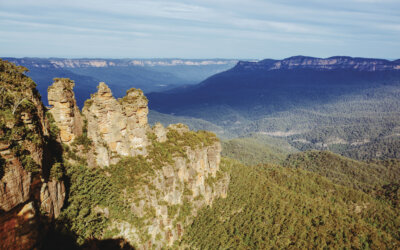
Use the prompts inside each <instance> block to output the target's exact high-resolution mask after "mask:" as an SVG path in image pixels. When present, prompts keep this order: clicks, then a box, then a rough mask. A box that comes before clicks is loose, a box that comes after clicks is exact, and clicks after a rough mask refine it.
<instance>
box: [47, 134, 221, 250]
mask: <svg viewBox="0 0 400 250" xmlns="http://www.w3.org/2000/svg"><path fill="white" fill-rule="evenodd" d="M148 136H149V139H150V140H151V141H152V145H150V146H149V147H148V148H147V149H148V156H147V157H144V156H141V155H139V156H136V157H123V158H121V159H120V160H119V162H118V163H116V164H113V165H110V166H109V167H107V168H104V169H88V168H87V167H86V166H84V164H81V165H80V166H76V165H68V166H66V167H65V169H66V170H67V177H68V179H69V182H70V184H71V186H70V190H69V195H68V201H67V203H68V206H67V207H66V209H64V210H63V212H62V215H61V219H60V220H61V223H62V224H65V225H66V227H67V228H68V229H69V230H70V231H72V232H74V233H75V234H76V235H77V236H78V238H77V241H78V243H79V244H83V243H84V242H85V240H86V239H88V238H102V239H104V237H105V236H107V237H113V236H115V233H116V232H117V231H118V230H117V229H116V228H115V227H113V226H112V225H113V224H115V222H122V221H125V222H128V223H131V224H132V225H133V226H135V227H136V228H137V229H138V230H139V233H138V234H139V236H140V237H141V241H142V242H145V241H146V240H148V239H149V237H150V236H149V235H148V234H147V231H146V230H145V229H146V227H145V226H146V225H148V224H149V223H152V220H153V219H154V217H155V210H154V208H151V207H148V208H146V209H145V210H144V215H143V216H141V217H138V216H136V215H135V214H134V213H132V208H131V204H132V203H134V204H136V205H138V204H139V202H140V200H141V199H145V198H146V197H143V196H141V191H143V190H145V187H147V188H148V189H149V191H150V192H154V191H155V187H153V185H152V183H151V182H152V178H154V177H155V173H156V170H159V169H161V167H162V166H165V165H173V163H174V157H186V151H185V148H186V147H187V148H192V149H196V148H198V147H201V146H204V145H212V144H213V143H214V142H215V141H216V140H217V138H216V136H215V135H214V134H212V133H209V132H205V131H201V132H198V133H194V132H183V133H179V132H178V131H176V130H174V129H170V130H169V131H168V134H167V138H168V139H167V141H165V142H162V143H160V142H157V140H156V136H155V135H154V134H148ZM76 145H78V143H77V142H76V141H75V142H74V143H73V144H71V146H72V147H71V148H69V147H65V149H64V150H65V152H66V153H67V155H68V157H71V156H73V155H74V154H75V156H76V153H74V152H73V150H74V148H75V147H76ZM79 160H82V159H79V157H78V162H80V161H79ZM82 162H84V161H82ZM60 167H61V166H60V165H57V167H55V168H54V169H59V168H60ZM54 171H55V170H54ZM54 175H57V174H54ZM189 193H190V190H187V191H186V192H185V195H189ZM160 203H162V202H160ZM160 205H161V204H160ZM191 205H192V204H190V203H188V202H184V204H182V205H176V206H168V214H169V215H170V218H171V219H174V220H175V221H185V220H186V218H187V216H189V215H190V214H191V209H192V207H191ZM105 209H107V215H105V213H106V212H104V210H105Z"/></svg>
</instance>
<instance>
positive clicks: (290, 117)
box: [148, 56, 400, 159]
mask: <svg viewBox="0 0 400 250" xmlns="http://www.w3.org/2000/svg"><path fill="white" fill-rule="evenodd" d="M399 97H400V62H399V60H396V61H389V60H383V59H368V58H352V57H339V56H336V57H330V58H326V59H323V58H313V57H304V56H295V57H290V58H287V59H283V60H272V59H266V60H262V61H259V62H245V61H240V62H238V63H237V65H236V66H235V67H233V68H232V69H230V70H227V71H224V72H221V73H218V74H216V75H213V76H211V77H209V78H208V79H206V80H204V81H203V82H201V83H199V84H197V85H192V86H188V87H185V88H176V89H173V90H169V91H165V92H160V93H150V94H148V98H149V106H150V109H152V110H156V111H158V112H161V113H165V114H172V115H175V116H186V117H194V118H196V119H203V120H206V121H208V122H211V123H213V124H215V125H216V126H218V127H219V128H223V130H224V132H223V133H221V132H218V131H215V132H217V133H219V135H220V136H222V137H237V136H242V137H243V136H247V135H248V134H250V133H258V134H264V135H269V136H274V137H281V138H285V139H286V140H288V141H289V142H290V143H291V144H292V145H293V146H294V147H296V148H297V149H300V150H305V149H330V150H333V151H335V152H337V153H341V154H345V155H347V156H351V157H355V158H358V159H367V158H373V157H381V156H382V155H385V154H389V155H390V156H392V157H398V156H399V153H398V150H397V149H396V147H397V148H398V146H399V139H400V138H399V136H400V133H399V132H400V110H399V109H398V107H400V99H399ZM372 148H378V150H375V151H374V153H373V155H371V154H370V152H371V149H372ZM390 148H395V149H396V150H391V149H390Z"/></svg>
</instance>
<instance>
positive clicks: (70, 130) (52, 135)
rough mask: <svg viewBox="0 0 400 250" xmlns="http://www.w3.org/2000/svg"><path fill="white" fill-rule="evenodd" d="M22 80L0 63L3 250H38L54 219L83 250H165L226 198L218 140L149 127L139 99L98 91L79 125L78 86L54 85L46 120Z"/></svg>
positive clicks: (177, 128)
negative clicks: (123, 245)
mask: <svg viewBox="0 0 400 250" xmlns="http://www.w3.org/2000/svg"><path fill="white" fill-rule="evenodd" d="M24 71H25V68H22V67H16V66H15V65H12V64H10V63H7V62H3V61H0V74H1V75H0V81H1V85H0V91H1V95H0V104H1V105H2V106H1V112H0V138H1V139H0V248H1V249H31V248H40V247H41V244H42V242H43V241H42V240H43V236H44V235H45V234H46V231H47V230H48V229H49V226H50V223H51V222H52V221H53V219H54V218H58V217H60V219H61V221H67V222H68V224H67V225H65V226H66V227H67V228H68V229H70V230H71V231H72V232H73V233H75V234H76V235H77V236H78V238H79V239H80V240H81V241H80V243H84V242H85V241H87V240H88V239H89V238H90V239H93V238H95V239H99V240H102V239H110V238H111V239H112V238H123V239H124V240H126V241H128V242H129V243H131V244H132V245H134V246H135V247H137V248H140V249H149V248H154V247H156V248H161V247H165V246H171V245H172V244H174V243H176V242H179V239H180V237H181V236H182V235H183V230H184V229H185V227H187V226H188V225H189V224H190V223H191V221H192V219H193V216H195V215H196V214H197V211H198V210H199V209H200V208H202V207H204V206H206V205H212V202H213V201H214V200H215V199H216V198H218V197H225V196H226V192H227V187H228V183H229V176H228V174H227V173H226V172H224V171H223V170H221V169H220V162H221V159H220V152H221V145H220V143H219V141H218V139H217V138H216V136H215V135H214V134H212V133H209V132H206V131H199V132H193V131H190V130H189V129H188V127H187V126H185V125H183V124H176V125H171V126H169V127H168V128H164V127H163V126H162V125H161V124H157V125H155V126H154V127H153V128H150V126H149V125H148V123H147V114H148V107H147V99H146V97H145V96H144V95H143V92H142V91H140V90H136V89H130V90H128V91H127V94H126V96H125V97H123V98H121V99H118V100H117V99H115V98H114V97H113V96H112V94H111V91H110V89H109V88H108V87H107V85H105V84H104V83H100V85H99V87H98V92H97V93H95V94H93V95H92V98H91V99H89V100H88V101H87V102H86V103H85V107H84V109H83V117H82V116H81V114H80V112H79V109H78V108H77V106H76V101H75V95H74V93H73V90H72V89H73V86H74V83H73V82H72V81H70V80H69V79H55V82H54V84H53V85H52V86H51V87H49V89H48V93H49V100H50V104H51V105H52V108H51V109H50V110H49V112H48V113H46V111H45V108H44V106H43V104H42V103H41V101H40V96H39V94H38V92H37V90H36V88H35V84H34V82H33V81H32V80H31V79H29V78H28V77H26V76H25V75H24V74H23V73H24ZM84 121H85V122H84ZM88 166H90V167H91V168H89V167H88ZM65 169H66V171H65ZM65 174H66V175H67V177H68V179H69V183H70V186H69V187H68V190H69V194H68V206H67V207H65V208H64V209H63V210H61V209H62V208H63V206H64V199H65V197H66V188H65V186H64V183H63V181H62V180H63V179H64V178H65V176H64V175H65Z"/></svg>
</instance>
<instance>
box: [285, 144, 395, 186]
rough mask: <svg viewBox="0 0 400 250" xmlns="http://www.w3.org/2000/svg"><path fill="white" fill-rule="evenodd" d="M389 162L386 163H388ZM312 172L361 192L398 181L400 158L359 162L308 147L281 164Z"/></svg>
mask: <svg viewBox="0 0 400 250" xmlns="http://www.w3.org/2000/svg"><path fill="white" fill-rule="evenodd" d="M389 162H390V163H392V164H391V165H389V164H388V163H389ZM283 165H284V166H286V167H289V168H296V169H297V168H299V169H304V170H308V171H311V172H315V173H317V174H320V175H322V176H325V177H326V178H328V179H330V180H331V181H332V182H334V183H337V184H340V185H343V186H347V187H351V188H354V189H357V190H362V191H364V192H372V191H373V190H376V189H377V188H378V187H381V186H382V185H385V184H389V183H393V182H399V181H400V161H398V160H392V161H386V162H382V161H373V162H368V163H366V162H360V161H356V160H352V159H349V158H346V157H342V156H339V155H337V154H334V153H331V152H329V151H307V152H301V153H297V154H293V155H290V156H289V157H288V158H287V159H286V161H285V162H284V164H283Z"/></svg>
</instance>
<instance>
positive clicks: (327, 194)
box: [182, 162, 400, 249]
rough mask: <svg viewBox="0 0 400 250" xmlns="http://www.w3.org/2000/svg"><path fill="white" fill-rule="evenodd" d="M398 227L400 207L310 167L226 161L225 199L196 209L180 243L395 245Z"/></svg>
mask: <svg viewBox="0 0 400 250" xmlns="http://www.w3.org/2000/svg"><path fill="white" fill-rule="evenodd" d="M249 187H251V188H249ZM399 228H400V211H399V210H396V209H394V208H393V207H391V206H389V205H388V204H387V203H385V202H382V201H379V200H376V199H374V198H373V197H371V196H369V195H367V194H366V193H364V192H361V191H357V190H355V189H352V188H349V187H345V186H341V185H337V184H334V183H333V182H332V181H330V180H328V179H327V178H325V177H322V176H320V175H318V174H315V173H312V172H310V171H305V170H301V169H292V168H285V167H281V166H277V165H271V164H266V165H262V166H260V165H259V166H244V165H241V164H238V163H234V162H231V184H230V187H229V191H228V196H227V198H226V199H219V200H217V201H216V202H215V203H214V204H213V206H212V207H209V208H205V209H203V210H201V211H200V213H199V215H198V216H197V217H196V219H195V220H194V222H193V224H192V226H191V227H190V229H188V230H187V231H186V233H185V236H184V240H183V242H182V245H185V246H190V248H199V249H221V248H223V249H268V248H271V247H272V246H274V247H276V248H291V249H307V248H318V249H322V248H331V249H337V248H347V249H350V248H355V249H361V248H363V249H369V248H371V249H395V248H399V247H400V231H399Z"/></svg>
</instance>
